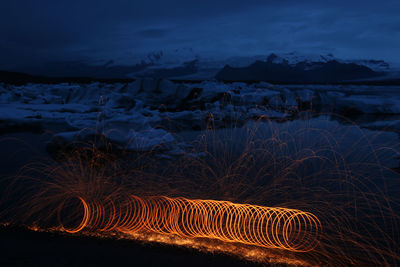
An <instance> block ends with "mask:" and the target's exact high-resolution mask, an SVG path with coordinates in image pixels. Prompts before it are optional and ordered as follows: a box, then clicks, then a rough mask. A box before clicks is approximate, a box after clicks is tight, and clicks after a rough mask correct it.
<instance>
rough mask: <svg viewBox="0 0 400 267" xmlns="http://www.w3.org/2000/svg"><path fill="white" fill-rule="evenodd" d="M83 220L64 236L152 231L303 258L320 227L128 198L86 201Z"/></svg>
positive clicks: (313, 222) (272, 210) (271, 213)
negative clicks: (298, 254)
mask: <svg viewBox="0 0 400 267" xmlns="http://www.w3.org/2000/svg"><path fill="white" fill-rule="evenodd" d="M78 200H79V201H80V205H81V206H82V207H83V216H82V218H81V219H80V222H79V224H78V226H76V227H73V228H69V229H68V228H66V227H64V226H63V225H62V223H61V220H60V214H61V209H62V208H63V205H61V206H60V208H59V211H58V215H59V216H58V217H59V220H60V224H61V228H62V229H63V230H65V231H66V232H69V233H77V232H79V231H82V230H83V229H85V228H86V229H89V230H94V231H115V230H116V231H121V232H125V233H136V232H139V231H152V232H155V233H159V234H166V235H170V234H175V235H178V236H182V237H189V238H195V237H204V238H214V239H218V240H221V241H225V242H239V243H243V244H248V245H255V246H261V247H268V248H278V249H286V250H291V251H296V252H307V251H310V250H312V249H314V248H315V246H317V244H318V239H319V235H320V233H321V222H320V221H319V219H318V218H317V217H316V216H315V215H313V214H312V213H309V212H304V211H301V210H297V209H287V208H277V207H263V206H257V205H249V204H236V203H232V202H229V201H217V200H200V199H195V200H192V199H186V198H169V197H165V196H153V197H138V196H134V195H130V196H128V197H127V198H126V199H124V200H123V201H121V200H112V199H110V198H109V199H106V200H104V201H101V202H100V201H86V200H85V199H84V198H82V197H78Z"/></svg>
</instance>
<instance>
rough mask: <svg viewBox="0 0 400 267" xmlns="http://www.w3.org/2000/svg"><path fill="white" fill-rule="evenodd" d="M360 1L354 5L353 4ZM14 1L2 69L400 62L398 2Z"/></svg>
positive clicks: (8, 4) (3, 28)
mask: <svg viewBox="0 0 400 267" xmlns="http://www.w3.org/2000/svg"><path fill="white" fill-rule="evenodd" d="M357 2H358V1H357ZM357 2H356V1H348V0H346V1H345V0H336V1H333V0H326V1H319V0H304V1H295V0H280V1H278V0H269V1H268V0H248V1H239V0H229V1H228V0H220V1H215V0H203V1H187V0H185V1H184V0H170V1H165V0H147V1H144V0H137V1H129V0H114V1H105V0H96V1H94V0H88V1H78V0H70V1H54V0H36V1H30V0H19V1H4V3H1V4H0V5H1V6H0V9H1V10H2V11H3V12H2V16H0V36H1V37H2V38H0V68H7V67H10V66H14V67H16V68H17V67H21V66H24V65H27V64H31V65H32V64H39V63H40V64H43V63H44V62H46V61H51V60H52V61H55V60H67V59H71V60H88V61H90V60H92V61H99V60H104V62H106V61H108V60H110V59H116V60H117V61H118V59H124V60H129V59H130V58H137V57H141V56H144V55H146V54H147V53H149V52H152V51H154V50H156V51H158V50H162V49H175V48H182V47H192V48H193V49H194V50H195V51H199V53H207V54H208V55H213V56H215V57H218V56H222V55H244V54H260V53H267V52H269V51H272V50H273V51H280V50H285V51H291V50H299V52H302V51H307V50H310V51H313V52H319V51H331V52H332V51H333V52H335V53H336V54H337V55H338V56H345V57H351V56H352V55H357V57H366V58H371V57H374V58H384V59H388V60H397V61H399V62H400V52H399V51H398V47H399V45H400V37H399V36H400V34H399V31H400V28H399V26H398V25H400V18H399V16H398V14H399V13H400V1H398V0H386V1H385V2H383V1H380V2H378V1H374V0H365V1H363V2H362V3H361V2H358V3H357Z"/></svg>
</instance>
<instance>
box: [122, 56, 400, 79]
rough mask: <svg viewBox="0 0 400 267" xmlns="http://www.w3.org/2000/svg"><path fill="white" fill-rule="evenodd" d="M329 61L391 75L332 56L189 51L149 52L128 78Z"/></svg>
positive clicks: (376, 65) (371, 63)
mask: <svg viewBox="0 0 400 267" xmlns="http://www.w3.org/2000/svg"><path fill="white" fill-rule="evenodd" d="M331 61H336V62H339V63H342V64H351V63H354V64H357V65H360V66H365V67H368V68H370V69H371V70H373V71H375V72H391V71H392V67H391V65H390V64H389V63H387V62H385V61H383V60H374V59H371V60H365V59H355V60H349V59H340V58H337V57H335V56H334V55H332V54H325V55H319V54H302V53H297V52H291V53H270V54H269V55H268V54H267V55H254V56H234V57H219V58H218V57H210V56H208V57H207V56H203V55H200V54H198V53H196V52H195V51H194V50H193V49H191V48H184V49H176V50H171V51H168V50H163V51H157V52H153V53H149V54H148V55H147V56H146V57H145V58H143V59H141V61H140V64H142V65H146V66H147V67H146V68H145V69H143V70H141V71H140V72H136V73H132V74H131V75H130V76H132V77H138V76H142V77H143V76H162V77H164V78H165V77H168V78H176V79H199V80H200V79H211V78H214V77H215V76H216V74H217V73H218V72H219V71H220V70H221V69H223V68H224V67H225V66H229V67H232V68H243V67H247V66H250V65H251V64H253V63H255V62H272V63H274V64H281V65H289V66H291V67H294V66H296V65H300V64H301V65H302V67H304V69H305V70H312V69H314V68H317V67H320V66H321V65H323V64H326V63H328V62H331Z"/></svg>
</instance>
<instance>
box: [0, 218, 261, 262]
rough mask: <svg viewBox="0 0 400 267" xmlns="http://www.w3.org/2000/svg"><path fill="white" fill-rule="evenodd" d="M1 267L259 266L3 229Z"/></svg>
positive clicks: (177, 250) (190, 252) (171, 249)
mask: <svg viewBox="0 0 400 267" xmlns="http://www.w3.org/2000/svg"><path fill="white" fill-rule="evenodd" d="M0 266H260V265H258V264H255V263H252V262H247V261H244V260H241V259H239V258H237V257H233V256H229V255H223V254H211V253H204V252H200V251H197V250H194V249H189V248H182V247H176V246H168V245H161V244H154V243H140V242H135V241H130V240H112V239H99V238H94V237H78V236H64V235H61V234H54V233H44V232H35V231H30V230H26V229H22V228H17V227H4V226H1V227H0Z"/></svg>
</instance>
